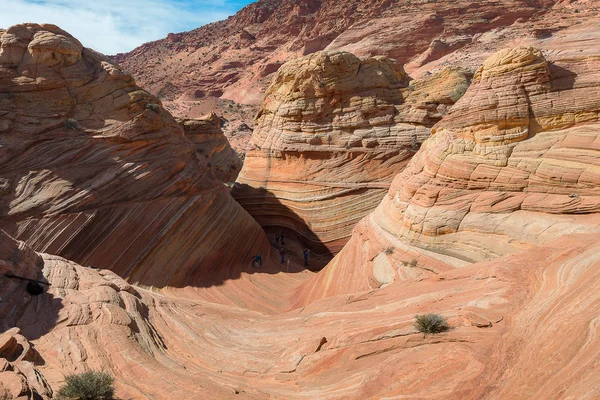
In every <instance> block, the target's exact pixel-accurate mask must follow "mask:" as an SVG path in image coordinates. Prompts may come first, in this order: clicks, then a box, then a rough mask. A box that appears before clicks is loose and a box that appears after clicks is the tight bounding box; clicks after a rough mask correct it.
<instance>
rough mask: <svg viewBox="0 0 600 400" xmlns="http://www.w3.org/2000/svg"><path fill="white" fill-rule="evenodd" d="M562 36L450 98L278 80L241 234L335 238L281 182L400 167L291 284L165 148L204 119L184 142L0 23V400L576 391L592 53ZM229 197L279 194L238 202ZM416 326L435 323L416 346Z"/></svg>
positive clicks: (321, 56)
mask: <svg viewBox="0 0 600 400" xmlns="http://www.w3.org/2000/svg"><path fill="white" fill-rule="evenodd" d="M311 4H312V3H311ZM560 4H561V5H562V6H564V7H567V6H570V3H565V2H560ZM300 10H302V9H300ZM573 29H574V31H571V33H572V34H569V35H565V36H563V37H562V38H560V39H559V38H556V40H555V41H553V42H552V46H554V48H553V50H545V51H540V50H537V49H536V48H533V47H530V46H528V45H526V46H513V47H511V48H509V49H507V50H501V51H499V52H497V53H495V54H493V55H492V56H491V57H489V58H487V59H486V60H485V61H483V63H482V65H481V66H480V68H479V69H478V70H477V72H476V73H475V74H474V77H473V81H472V83H471V85H470V87H469V88H468V90H466V93H464V95H463V91H464V90H463V89H464V87H462V86H463V84H465V83H466V82H468V76H469V74H468V73H467V72H465V71H464V70H462V69H454V68H449V69H445V70H441V71H439V72H438V73H436V74H433V75H431V76H424V77H423V78H422V79H419V80H415V81H413V82H412V83H410V84H409V83H408V82H407V80H408V79H407V77H406V75H405V73H404V72H403V71H402V69H401V68H399V67H398V64H397V63H394V62H392V61H391V60H389V59H387V58H381V57H375V58H366V59H359V58H357V57H355V56H352V55H351V54H349V53H342V52H335V53H317V54H315V55H311V56H309V57H306V58H303V59H300V60H299V61H296V62H293V63H290V64H287V65H286V66H284V67H282V68H281V69H280V71H279V72H278V73H277V75H276V79H275V81H274V84H273V85H272V86H271V87H270V89H269V92H268V93H269V95H268V97H267V99H266V100H265V102H264V104H263V106H262V110H261V112H260V115H259V118H258V124H257V127H258V128H257V130H256V132H255V139H254V146H256V147H255V148H253V149H252V151H251V152H250V153H249V156H248V157H247V159H246V164H245V166H244V169H243V171H242V174H241V176H240V182H241V181H242V180H243V179H247V181H248V183H247V185H248V186H247V187H246V188H245V190H246V192H244V191H243V190H242V191H241V192H239V194H241V195H244V193H246V197H244V196H241V197H238V198H240V201H241V202H244V201H246V204H244V205H245V207H247V208H248V209H249V210H251V212H252V213H253V214H254V215H256V216H257V219H259V220H260V218H261V215H262V216H264V215H265V214H261V213H264V212H265V211H266V212H272V211H271V209H272V206H273V205H274V204H275V203H274V202H273V201H272V200H273V199H279V200H278V201H279V202H280V203H281V204H284V203H285V202H286V201H288V207H289V208H290V209H292V210H301V211H298V213H297V214H296V215H292V214H283V213H274V214H275V215H277V223H278V224H281V226H284V227H286V228H287V229H289V230H288V232H290V235H289V236H288V240H290V241H292V242H293V241H294V240H292V239H297V240H298V241H299V242H302V240H306V237H303V235H302V229H304V228H303V227H299V226H300V225H301V223H302V222H303V221H310V220H311V219H314V220H315V221H324V222H319V224H316V223H315V224H313V225H312V226H310V227H309V228H310V232H313V233H314V232H322V233H319V234H318V235H317V234H315V237H316V238H317V239H318V240H319V241H322V242H323V243H335V240H338V239H336V237H335V233H336V232H342V235H344V234H343V232H345V231H344V229H346V228H347V226H346V225H348V229H349V226H350V225H352V222H351V221H352V216H353V215H354V214H358V213H367V207H363V205H361V202H360V197H355V198H354V200H351V201H350V202H349V206H348V208H347V209H345V208H344V207H341V206H340V205H339V204H338V205H334V203H331V204H328V203H327V202H325V203H323V202H321V200H319V199H316V198H313V199H310V197H309V196H308V197H304V199H306V198H309V199H310V201H311V202H316V204H317V206H318V207H320V209H319V212H314V213H311V212H308V211H302V207H300V206H297V205H296V204H303V203H304V202H306V200H303V197H302V196H304V195H305V193H303V191H304V192H306V191H307V190H306V187H307V186H306V185H307V182H306V180H304V181H303V180H302V179H304V178H302V177H304V176H305V175H307V174H309V176H310V183H313V182H318V185H319V186H321V185H323V183H328V182H331V181H332V179H331V177H333V178H334V179H338V178H342V179H339V180H338V181H337V182H338V183H337V184H336V185H334V186H333V187H335V188H337V187H338V186H342V183H343V185H346V186H349V187H352V185H354V184H355V183H356V182H359V183H361V184H363V183H365V182H368V181H372V182H376V183H378V182H380V181H382V182H383V181H384V180H383V179H380V176H386V177H387V176H389V177H390V178H391V176H392V175H393V174H395V173H397V172H399V173H398V175H397V176H396V177H395V178H394V180H393V182H392V184H391V186H389V188H388V191H387V195H384V197H383V200H382V201H381V203H380V204H379V206H378V207H377V208H376V209H375V210H374V211H372V212H371V213H369V214H368V215H367V216H366V217H365V218H363V219H362V220H361V221H360V222H359V223H358V224H357V225H356V227H355V228H354V230H353V231H352V236H351V238H350V240H349V242H348V243H347V244H346V245H345V246H344V248H343V250H342V251H341V252H340V253H339V254H338V255H337V256H336V257H335V258H334V259H333V260H332V261H331V262H330V263H329V264H328V265H327V267H325V269H323V270H322V271H320V272H319V273H316V274H314V273H311V272H309V271H307V270H304V269H302V268H301V267H299V266H298V261H300V260H299V259H298V258H297V254H295V253H294V254H290V255H291V257H290V261H288V262H287V263H286V264H284V265H279V264H277V263H275V262H274V261H275V260H273V257H272V256H274V255H272V254H271V253H272V252H271V250H270V246H269V244H268V241H267V239H266V236H265V234H264V232H263V230H262V229H261V227H260V225H259V224H258V223H257V222H256V221H254V220H253V219H252V217H251V216H250V215H248V213H247V212H246V211H244V210H243V209H242V207H240V206H239V205H238V204H237V203H236V202H235V201H234V200H233V198H232V197H231V196H230V194H229V193H228V191H227V189H226V188H225V186H224V185H223V184H222V183H221V182H220V181H219V180H218V179H216V178H215V176H214V174H213V172H212V170H211V168H210V167H209V166H208V165H207V161H206V157H203V155H200V154H199V153H198V151H197V146H195V145H194V143H193V142H192V141H190V138H192V139H195V135H196V132H205V129H208V131H210V132H213V129H214V128H213V126H210V125H205V124H200V123H199V122H197V121H196V122H192V123H189V124H188V125H191V126H188V130H187V132H188V135H187V136H189V137H186V131H185V130H184V127H182V126H181V125H180V124H178V123H177V121H175V120H174V119H173V118H172V117H171V115H170V114H169V113H168V112H166V111H165V110H163V109H162V108H161V105H160V102H159V101H158V100H157V99H156V98H155V97H153V96H151V95H150V94H148V93H147V92H145V91H143V90H141V89H139V88H138V87H137V86H135V84H134V82H133V80H132V79H131V78H130V77H129V76H128V75H126V74H124V73H122V72H121V70H120V69H119V68H118V67H117V66H115V65H114V64H112V63H111V62H110V61H109V60H108V59H106V58H105V57H103V56H101V55H99V54H97V53H95V52H93V51H91V50H89V49H85V48H83V47H82V46H81V45H80V44H79V42H78V41H77V40H76V39H74V38H73V37H72V36H70V35H69V34H68V33H66V32H64V31H62V30H60V29H59V28H57V27H55V26H52V25H37V24H26V25H18V26H15V27H12V28H9V29H8V30H6V31H2V32H0V116H1V118H0V134H1V136H0V146H1V147H0V228H1V229H2V230H0V297H1V299H0V396H6V397H9V398H10V397H12V398H17V399H32V400H33V399H36V398H37V399H39V398H40V397H41V398H42V399H49V398H51V396H52V393H53V392H54V393H55V392H56V391H57V389H58V388H59V387H60V385H61V384H62V383H63V381H64V377H65V376H66V375H67V374H71V373H78V372H82V371H88V370H100V369H104V370H105V371H107V372H109V373H110V374H111V375H113V376H114V377H115V379H116V388H117V396H118V397H119V398H135V399H145V398H148V399H170V398H174V399H180V398H181V399H207V398H211V399H212V398H216V399H229V398H245V399H262V398H284V399H307V398H310V399H313V398H317V399H349V398H350V399H354V398H356V399H376V398H377V399H379V398H429V399H482V398H488V399H530V398H535V399H538V398H539V399H546V398H556V399H573V398H578V399H579V398H597V397H599V396H600V384H599V382H600V368H599V367H600V365H599V364H598V362H597V360H598V358H599V357H600V340H599V337H600V336H599V335H598V326H599V325H598V314H599V313H600V292H599V291H598V287H599V286H600V256H599V255H600V244H599V242H598V240H597V236H598V231H599V230H600V229H599V227H600V215H599V213H598V211H599V210H598V204H600V202H599V200H600V199H599V198H598V196H599V194H600V193H599V191H598V176H597V175H598V172H599V171H600V169H599V168H598V165H599V164H600V163H599V160H600V158H599V157H598V154H600V153H599V152H598V151H597V149H596V141H597V136H598V132H600V121H598V116H599V115H600V95H598V93H600V91H599V90H598V82H600V79H598V78H599V77H598V65H597V61H598V59H600V57H599V55H600V54H598V51H599V50H598V49H600V46H598V43H599V42H598V41H597V40H598V38H599V37H600V36H599V35H597V34H594V33H590V31H589V27H577V28H573ZM579 29H580V30H579ZM578 35H579V36H578ZM536 40H537V39H536ZM580 41H583V43H586V44H588V45H589V46H585V47H584V49H585V51H581V52H580V51H578V49H577V46H576V44H577V43H580ZM321 85H323V86H321ZM398 93H400V95H398ZM336 96H337V97H336ZM461 96H462V97H461ZM459 98H460V99H459ZM456 100H458V101H456ZM338 101H339V102H340V103H341V104H344V106H343V107H342V106H340V105H339V103H337V102H338ZM344 102H346V103H344ZM455 102H456V103H455ZM210 121H211V118H209V119H207V122H210ZM211 123H212V122H211ZM183 124H184V125H185V124H186V122H185V121H184V122H183ZM198 124H200V126H198ZM213 125H215V124H213ZM432 125H433V128H432V129H431V131H432V132H433V135H432V136H431V137H429V131H430V129H429V128H430V127H431V126H432ZM263 127H264V129H263ZM409 127H410V128H409ZM408 132H410V133H408ZM211 135H212V134H211ZM328 135H329V137H330V138H331V143H329V141H328V140H327V137H328ZM427 137H428V138H427ZM411 138H417V139H419V138H422V139H425V138H427V140H425V141H424V142H423V143H422V145H421V146H420V149H419V151H418V152H417V153H416V154H415V155H414V156H413V158H412V160H411V161H410V162H409V163H408V165H407V166H406V168H404V169H403V170H402V168H403V166H404V164H403V163H406V162H407V161H405V159H404V158H402V157H399V158H398V159H395V160H393V161H394V162H393V164H394V166H392V165H387V164H386V163H385V161H382V160H380V159H377V158H376V157H375V158H373V159H372V160H371V159H370V158H369V157H371V156H372V155H373V153H375V152H376V151H380V152H381V154H383V156H382V157H383V158H385V157H388V158H389V159H393V158H394V157H398V155H399V154H400V153H402V152H403V151H405V152H406V154H408V153H412V152H413V141H412V140H411ZM324 139H325V140H324ZM358 139H360V140H358ZM373 139H375V140H376V141H377V143H376V144H374V143H373V141H372V140H373ZM211 140H212V139H211ZM219 140H220V139H219ZM198 143H203V142H202V140H198V141H196V145H197V144H198ZM208 143H210V141H209V142H208ZM205 146H206V147H210V146H211V145H209V144H206V142H205V144H203V145H202V146H201V148H204V147H205ZM346 147H349V148H346ZM414 147H417V146H414ZM394 149H396V151H397V152H398V154H395V153H394V152H393V150H394ZM414 150H416V148H415V149H414ZM354 153H358V155H357V156H356V158H353V157H355V154H354ZM315 154H320V157H315V156H314V155H315ZM282 155H285V158H284V157H283V156H282ZM308 155H310V157H309V156H308ZM409 156H410V155H409ZM361 157H362V158H361ZM215 159H218V157H217V158H215ZM361 159H362V160H365V163H364V168H361V167H360V166H361V164H360V160H361ZM331 160H333V161H332V162H331V164H329V163H328V162H329V161H331ZM367 161H369V162H367ZM264 165H267V166H269V168H270V169H267V171H268V174H264V173H263V175H261V173H262V172H261V166H264ZM398 166H399V167H398ZM394 168H397V169H396V170H395V169H394ZM400 170H401V171H400ZM394 171H395V172H394ZM325 172H326V173H325ZM301 173H302V174H304V175H300V174H301ZM321 173H322V175H321ZM278 174H280V175H278ZM294 174H296V175H294ZM378 174H380V175H378ZM294 176H295V178H294V179H290V177H294ZM248 177H250V178H248ZM327 177H330V178H329V180H326V178H327ZM365 177H367V178H365ZM273 178H276V179H273ZM352 179H355V181H352ZM386 179H387V178H386ZM253 182H258V183H253ZM348 182H350V183H348ZM313 184H314V183H313ZM328 184H329V183H328ZM252 185H255V186H254V187H255V188H258V189H261V188H262V189H263V190H264V193H265V194H266V193H267V191H268V190H273V191H274V192H277V191H279V193H277V195H276V196H264V197H267V198H268V200H269V201H268V202H265V203H262V202H263V201H264V199H263V198H256V201H255V202H252V201H250V200H251V199H252V196H254V195H255V194H254V193H253V192H252V191H251V190H250V187H252ZM269 185H270V186H269ZM323 186H325V185H323ZM387 186H388V184H387V183H386V185H385V186H383V185H382V188H377V189H381V190H384V189H385V188H387ZM364 187H365V188H366V189H370V188H369V185H364ZM238 190H241V188H238ZM283 193H286V194H288V197H286V196H284V195H283ZM290 193H291V195H290ZM324 193H332V194H333V195H334V198H335V196H338V198H339V199H343V197H344V196H339V195H338V194H337V193H335V192H334V191H331V192H327V191H325V192H324ZM248 194H250V195H248ZM321 194H323V193H321ZM288 199H292V200H291V201H290V200H288ZM337 201H340V200H337ZM294 202H295V203H294ZM319 202H320V203H319ZM261 204H263V206H262V209H261ZM275 205H277V206H278V207H280V208H275V210H279V211H281V210H282V209H283V208H284V206H283V205H280V204H275ZM306 210H308V208H307V209H306ZM301 213H303V214H302V216H301V217H298V215H300V214H301ZM344 219H345V220H346V221H348V222H347V223H345V224H344V223H342V224H340V223H339V222H336V221H342V220H344ZM260 222H262V223H263V225H266V224H265V222H263V221H260ZM311 223H312V222H311ZM267 228H269V227H267ZM317 228H318V229H317ZM278 229H279V228H278ZM319 229H322V230H321V231H319ZM291 232H297V233H298V236H297V237H296V238H294V235H293V234H291ZM319 235H320V236H319ZM328 235H329V236H328ZM331 238H334V239H331ZM18 239H21V240H23V241H19V240H18ZM299 244H304V243H299ZM332 248H333V247H332ZM257 253H261V254H262V255H263V260H264V266H263V268H262V269H251V268H250V265H249V264H250V257H251V256H253V255H255V254H257ZM65 257H66V258H65ZM67 258H68V259H67ZM69 259H71V260H72V261H71V260H69ZM88 266H91V267H88ZM23 279H25V281H24V280H23ZM28 279H34V280H37V281H40V282H43V283H42V287H43V293H41V294H39V295H34V294H32V293H30V291H28V289H27V285H28V283H27V281H26V280H28ZM424 313H437V314H440V315H442V316H444V317H446V318H447V320H448V323H449V325H450V329H448V330H447V331H445V332H443V333H439V334H431V335H424V334H422V333H420V332H418V331H417V330H416V328H415V327H414V325H413V323H414V320H415V315H416V314H424Z"/></svg>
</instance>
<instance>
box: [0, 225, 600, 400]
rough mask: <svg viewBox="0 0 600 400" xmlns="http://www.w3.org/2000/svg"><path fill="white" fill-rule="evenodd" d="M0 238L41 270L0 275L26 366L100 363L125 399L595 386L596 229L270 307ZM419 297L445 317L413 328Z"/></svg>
mask: <svg viewBox="0 0 600 400" xmlns="http://www.w3.org/2000/svg"><path fill="white" fill-rule="evenodd" d="M0 245H1V246H0V247H1V248H2V249H8V248H10V249H11V251H10V252H7V251H2V253H1V254H0V258H1V259H2V260H3V265H4V266H5V267H4V268H5V269H4V271H7V269H6V268H7V267H6V265H8V271H10V272H12V273H21V274H23V275H26V276H33V277H36V278H38V279H40V278H41V279H46V280H47V281H48V282H49V283H51V286H50V287H49V289H48V290H47V292H45V293H43V294H42V295H40V296H36V297H35V298H27V297H26V298H25V299H24V298H23V297H22V296H19V293H23V292H24V283H18V282H12V281H8V280H7V279H5V278H4V277H0V287H1V288H2V290H3V291H4V290H7V289H8V290H10V291H11V293H13V294H14V296H11V297H10V298H9V301H8V302H6V301H5V302H3V303H0V313H2V315H3V316H6V315H9V317H10V322H9V323H10V324H11V325H13V326H18V328H19V329H20V330H21V334H20V336H19V334H17V333H16V329H14V330H13V331H12V332H11V333H10V334H11V335H12V336H13V337H17V338H19V339H18V340H21V343H23V344H25V343H26V340H24V339H23V338H27V340H28V341H29V342H31V343H33V345H34V347H35V351H36V352H37V353H38V354H39V355H40V357H43V360H44V361H43V363H42V362H40V361H39V360H38V363H37V365H35V370H36V371H38V375H37V376H38V378H39V377H40V376H44V377H45V379H46V380H47V382H48V384H49V385H51V386H52V388H54V389H56V388H57V387H58V386H60V384H61V382H62V379H63V376H64V375H65V374H68V373H73V372H80V371H84V370H90V369H100V368H104V369H105V370H106V371H109V372H110V373H112V374H113V375H114V376H115V378H116V382H117V395H118V396H119V397H121V398H136V399H137V398H140V399H143V398H190V399H200V398H224V399H228V398H267V397H269V396H278V397H281V398H286V399H287V398H289V399H301V398H306V397H307V396H309V397H311V398H327V399H344V398H357V397H358V398H370V397H393V396H401V395H402V396H413V397H428V398H456V399H459V398H461V399H479V398H484V397H489V398H520V397H522V396H523V395H525V396H527V397H534V398H547V397H558V398H570V397H575V398H585V397H586V396H587V397H591V398H593V397H595V396H596V395H597V394H598V390H599V388H598V384H597V382H598V377H599V373H600V371H599V370H598V365H597V362H596V359H597V354H598V351H599V350H598V349H599V345H600V342H599V341H598V338H597V335H595V334H594V333H595V329H596V322H595V321H596V317H597V314H598V312H599V311H600V309H599V307H600V301H599V294H598V291H597V290H596V288H597V286H598V285H599V284H600V268H599V265H598V254H600V248H599V246H598V241H597V238H596V235H579V236H574V237H568V238H562V239H561V240H560V241H559V242H554V243H549V244H548V245H547V246H544V247H538V248H534V249H532V250H531V251H528V252H525V253H522V254H518V255H511V256H508V257H504V258H502V259H499V260H495V261H492V262H483V263H477V264H474V265H472V266H469V267H465V268H462V269H452V270H450V271H447V272H443V273H440V274H439V275H438V276H436V277H432V278H427V279H423V280H421V281H419V282H415V281H408V282H393V283H391V284H390V285H388V286H386V287H385V288H382V289H379V290H372V291H366V292H362V293H357V294H354V295H342V296H336V297H332V298H328V299H324V300H321V301H317V302H314V303H312V304H309V305H307V306H305V307H302V308H298V309H296V310H292V311H289V312H285V313H279V314H276V315H269V314H265V313H262V312H257V311H251V310H248V309H244V308H238V307H228V306H223V305H220V304H214V303H210V302H204V301H199V300H194V299H185V298H182V297H173V296H165V295H163V294H158V293H152V292H149V291H146V290H144V289H138V288H135V287H132V286H130V285H128V284H127V283H126V282H125V281H123V280H122V279H121V278H119V277H117V276H116V275H115V274H114V273H112V272H111V271H107V270H94V269H90V268H84V267H81V266H79V265H77V264H75V263H72V262H69V261H67V260H65V259H62V258H60V257H56V256H50V255H43V254H42V255H36V254H35V253H33V252H32V251H31V250H30V249H28V248H27V247H26V246H24V245H23V244H22V243H20V244H19V243H17V242H16V241H14V240H13V239H12V238H10V237H8V236H7V235H4V234H0ZM39 260H41V261H42V262H43V263H40V262H39ZM42 267H43V270H42V269H39V268H42ZM36 271H37V272H36ZM281 283H282V281H280V284H281ZM283 287H285V282H283V286H274V288H278V289H281V288H283ZM252 295H253V293H251V292H248V293H246V296H252ZM7 311H8V314H7ZM424 312H436V313H439V314H442V315H444V316H446V317H447V318H448V320H449V323H450V325H451V329H450V330H449V331H448V332H445V333H442V334H438V335H429V336H426V335H423V334H421V333H419V332H417V331H416V330H415V329H414V327H413V326H412V323H413V319H414V315H415V314H417V313H424ZM7 321H9V320H7V319H5V318H3V319H2V323H3V324H6V323H7ZM13 321H14V322H13ZM5 336H6V334H5V335H3V336H2V337H3V338H4V337H5ZM15 340H17V339H15ZM25 347H27V346H26V345H25ZM2 354H6V353H2ZM558 355H560V356H558ZM0 362H4V361H2V358H0ZM540 363H543V366H544V368H542V369H540ZM2 374H6V372H3V373H2ZM5 376H6V375H5ZM5 382H7V381H6V380H3V381H2V383H3V384H4V383H5ZM25 398H26V397H25Z"/></svg>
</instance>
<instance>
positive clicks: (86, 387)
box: [58, 371, 115, 400]
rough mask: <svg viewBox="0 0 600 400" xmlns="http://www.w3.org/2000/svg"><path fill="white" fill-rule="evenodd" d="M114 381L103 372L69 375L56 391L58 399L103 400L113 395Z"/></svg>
mask: <svg viewBox="0 0 600 400" xmlns="http://www.w3.org/2000/svg"><path fill="white" fill-rule="evenodd" d="M114 383H115V379H114V378H113V377H112V376H110V375H109V374H107V373H106V372H103V371H89V372H84V373H81V374H75V375H69V376H67V377H66V378H65V384H64V386H62V387H61V388H60V389H59V390H58V398H59V399H79V400H101V399H102V400H104V399H112V398H113V396H114V394H115V386H114Z"/></svg>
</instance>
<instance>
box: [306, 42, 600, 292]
mask: <svg viewBox="0 0 600 400" xmlns="http://www.w3.org/2000/svg"><path fill="white" fill-rule="evenodd" d="M561 55H562V57H564V58H562V59H561V58H560V57H561ZM597 60H598V58H597V57H589V56H587V55H585V56H580V57H579V58H577V57H575V58H574V57H573V56H572V53H563V54H560V53H558V54H557V55H554V56H553V59H552V61H548V60H546V58H545V57H544V56H543V55H542V53H541V52H540V51H538V50H536V49H533V48H528V47H517V48H513V49H507V50H502V51H499V52H498V53H496V54H495V55H493V56H491V57H490V58H489V59H488V60H486V61H485V63H484V64H483V65H482V66H481V68H480V69H479V70H478V71H477V73H476V74H475V76H474V79H473V82H472V84H471V86H470V87H469V89H468V91H467V92H466V94H465V95H464V96H463V97H462V98H461V99H460V100H459V101H458V102H457V103H456V104H455V105H454V106H453V107H452V108H451V109H450V111H449V112H448V113H447V115H446V116H445V117H444V118H443V119H442V120H441V121H440V122H438V123H437V124H436V125H435V126H434V128H433V132H434V134H433V135H432V137H431V138H429V139H428V140H427V141H426V142H425V143H423V145H422V147H421V149H420V151H419V153H417V155H416V156H415V157H414V158H413V160H412V161H411V163H410V164H409V165H408V167H407V168H406V169H405V170H404V171H403V172H402V173H400V174H399V175H398V176H397V177H396V178H395V179H394V181H393V183H392V186H391V188H390V190H389V192H388V195H387V196H386V197H385V198H384V199H383V201H382V203H381V204H380V205H379V207H378V208H377V209H376V210H375V211H374V212H373V213H372V214H371V215H370V216H369V217H367V218H365V219H364V220H363V221H361V223H359V224H358V226H357V227H356V229H355V231H354V235H353V237H352V239H351V241H350V243H349V244H348V246H347V247H346V248H345V249H344V251H343V252H342V254H340V255H339V256H338V257H337V258H336V259H334V260H333V262H332V263H331V264H330V265H329V267H328V269H329V272H327V273H326V274H323V275H321V276H320V277H319V278H318V279H321V280H322V282H321V283H319V284H318V285H317V286H321V287H327V288H328V289H327V290H326V292H328V293H329V294H330V295H331V294H336V293H344V292H345V291H346V290H348V291H350V292H352V291H355V290H365V289H368V288H373V287H379V286H380V285H382V284H386V283H389V282H390V281H393V280H396V279H400V280H403V279H414V278H415V277H418V276H421V275H423V274H424V275H425V276H430V275H432V274H434V273H439V272H442V271H443V270H444V269H445V268H447V265H452V266H454V267H460V266H463V265H465V264H468V263H471V262H473V261H477V260H483V259H490V258H494V257H498V256H501V255H504V254H507V253H512V252H515V251H522V250H524V249H527V248H528V247H530V246H531V245H534V244H539V243H545V242H547V241H549V240H552V239H554V238H556V237H559V236H561V235H564V234H567V233H574V232H582V233H583V232H596V231H598V211H600V209H599V208H598V207H599V204H600V198H599V196H600V192H599V189H598V187H599V185H598V183H600V175H598V172H599V170H598V165H600V157H599V156H600V153H599V152H598V149H597V148H596V147H597V146H596V145H595V143H596V141H597V140H598V135H599V133H600V124H598V122H597V121H598V116H599V113H600V96H599V95H598V93H599V92H598V82H600V75H598V71H597V68H596V67H595V65H596V62H597ZM583 214H585V215H583ZM388 248H390V251H394V253H391V254H384V253H385V252H384V250H386V249H388ZM413 260H415V261H417V263H416V264H417V265H418V268H411V267H410V266H409V265H408V264H410V263H411V262H412V261H413ZM440 263H442V264H440ZM413 264H414V263H413ZM399 265H401V267H400V268H398V266H399ZM445 265H446V266H445ZM348 271H353V272H352V274H349V275H348ZM345 276H352V279H347V278H342V277H345ZM331 282H337V284H336V285H335V286H332V285H331V284H330V283H331ZM342 282H344V283H342ZM314 293H319V294H318V295H319V296H320V295H322V294H323V293H324V291H323V290H315V292H314Z"/></svg>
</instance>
